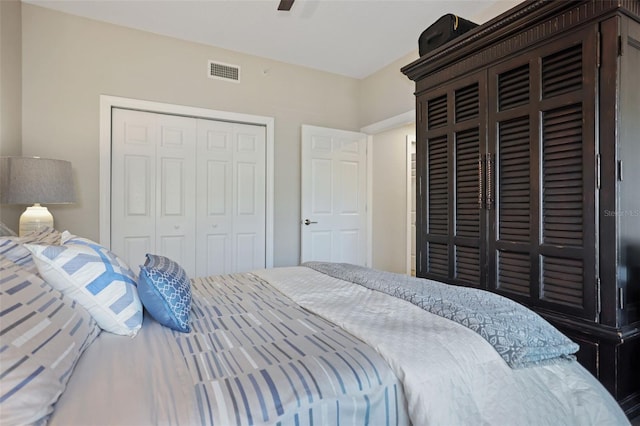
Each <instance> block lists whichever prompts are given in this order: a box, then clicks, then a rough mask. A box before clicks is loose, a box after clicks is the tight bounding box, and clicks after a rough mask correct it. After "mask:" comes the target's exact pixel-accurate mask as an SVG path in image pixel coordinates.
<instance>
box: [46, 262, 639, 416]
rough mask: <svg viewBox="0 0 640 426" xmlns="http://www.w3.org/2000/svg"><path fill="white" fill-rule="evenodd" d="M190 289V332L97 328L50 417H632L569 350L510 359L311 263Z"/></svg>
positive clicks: (467, 333)
mask: <svg viewBox="0 0 640 426" xmlns="http://www.w3.org/2000/svg"><path fill="white" fill-rule="evenodd" d="M192 290H193V303H192V310H191V328H192V329H191V332H189V333H179V332H176V331H173V330H171V329H169V328H167V327H163V326H161V325H160V324H159V323H157V322H155V321H154V320H152V319H151V318H148V317H145V318H144V321H143V327H142V329H141V330H140V332H139V333H138V335H137V336H136V337H135V338H134V339H130V338H128V337H123V336H116V335H113V334H111V333H101V334H100V336H99V337H98V338H97V339H96V340H95V341H94V343H93V344H92V345H91V346H90V347H89V348H88V349H87V351H86V352H85V353H84V354H83V355H82V357H81V359H80V361H79V362H78V365H77V366H76V369H75V371H74V372H73V374H72V376H71V378H70V380H69V383H68V386H67V389H66V390H65V392H64V393H63V395H62V396H61V398H60V399H59V401H58V403H57V404H56V407H55V411H54V413H53V415H52V417H51V418H50V422H49V423H50V424H51V425H55V426H57V425H65V426H66V425H147V424H154V425H165V424H173V425H224V426H227V425H229V426H231V425H252V424H256V425H258V424H269V425H289V424H290V425H374V426H377V425H403V424H414V425H426V424H434V425H453V424H455V425H467V424H468V425H471V424H473V425H476V424H488V425H504V424H518V425H556V424H563V425H590V424H591V425H604V424H611V425H614V424H615V425H620V424H628V422H627V420H626V418H625V416H624V413H623V412H622V410H621V409H620V407H619V406H618V405H617V404H616V402H615V400H614V399H613V398H612V397H611V395H610V394H608V393H607V391H606V390H605V389H604V388H603V387H602V385H601V384H600V383H599V382H598V381H597V380H596V379H595V378H594V377H593V376H592V375H591V374H589V373H588V372H587V371H586V370H585V369H584V368H583V367H581V366H580V364H578V363H577V362H576V361H574V360H570V359H569V360H567V359H564V360H563V361H562V362H558V363H547V362H545V363H544V364H541V365H533V366H530V367H526V368H512V367H511V366H509V365H508V363H507V362H505V359H503V357H501V356H500V354H499V353H498V352H497V351H496V349H495V348H494V347H493V346H492V345H491V344H490V343H489V342H488V341H487V340H486V339H485V338H483V337H482V336H481V335H480V334H478V333H476V332H475V331H473V330H471V329H470V328H469V327H466V326H464V325H462V324H459V323H457V322H455V321H452V320H450V319H447V318H444V317H442V316H440V315H436V314H434V313H432V312H428V311H427V310H424V309H422V308H421V307H418V306H416V305H415V304H414V303H410V302H408V301H406V300H403V299H401V298H396V297H393V296H391V295H388V294H385V293H384V292H380V291H376V290H372V289H371V288H367V287H366V286H362V285H358V284H354V283H353V282H350V281H348V280H346V279H340V278H336V277H334V276H331V275H330V274H329V275H328V274H324V273H321V272H319V271H317V270H315V269H312V268H308V267H304V266H299V267H288V268H273V269H266V270H260V271H253V272H250V273H241V274H232V275H223V276H211V277H206V278H197V279H193V280H192Z"/></svg>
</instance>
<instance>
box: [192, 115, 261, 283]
mask: <svg viewBox="0 0 640 426" xmlns="http://www.w3.org/2000/svg"><path fill="white" fill-rule="evenodd" d="M265 142H266V140H265V129H264V128H263V127H261V126H253V125H245V124H238V123H225V122H219V121H212V120H198V150H197V173H198V176H197V182H198V185H197V218H198V224H199V225H198V235H197V250H196V251H197V257H196V265H197V266H196V272H197V275H199V276H202V275H212V274H222V273H230V272H242V271H248V270H251V269H257V268H264V267H265V265H266V263H265V259H266V247H265V241H266V223H265V218H266V210H265V205H266V204H265V203H266V198H265V197H266V179H265V175H266V166H265V159H266V143H265Z"/></svg>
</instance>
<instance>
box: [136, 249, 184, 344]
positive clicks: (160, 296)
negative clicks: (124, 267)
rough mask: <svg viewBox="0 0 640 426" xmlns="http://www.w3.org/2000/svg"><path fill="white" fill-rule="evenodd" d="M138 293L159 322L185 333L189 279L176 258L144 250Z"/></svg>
mask: <svg viewBox="0 0 640 426" xmlns="http://www.w3.org/2000/svg"><path fill="white" fill-rule="evenodd" d="M138 294H139V295H140V300H141V301H142V305H143V306H144V307H145V309H146V310H147V311H148V312H149V313H150V314H151V316H152V317H153V318H154V319H155V320H156V321H158V322H159V323H160V324H162V325H164V326H167V327H169V328H171V329H173V330H177V331H182V332H184V333H188V332H189V331H191V326H190V325H189V313H190V312H191V282H190V281H189V277H188V276H187V273H186V272H185V271H184V269H182V267H181V266H180V265H178V264H177V263H176V262H174V261H173V260H171V259H168V258H166V257H164V256H157V255H154V254H147V260H146V261H145V263H144V265H143V266H140V276H139V278H138Z"/></svg>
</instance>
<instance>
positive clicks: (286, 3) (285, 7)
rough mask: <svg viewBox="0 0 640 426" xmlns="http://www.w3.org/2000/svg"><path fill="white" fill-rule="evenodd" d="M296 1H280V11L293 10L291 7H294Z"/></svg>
mask: <svg viewBox="0 0 640 426" xmlns="http://www.w3.org/2000/svg"><path fill="white" fill-rule="evenodd" d="M293 1H294V0H280V4H279V5H278V10H291V6H293Z"/></svg>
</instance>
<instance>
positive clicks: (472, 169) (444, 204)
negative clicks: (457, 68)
mask: <svg viewBox="0 0 640 426" xmlns="http://www.w3.org/2000/svg"><path fill="white" fill-rule="evenodd" d="M484 76H485V74H484V73H481V74H478V75H475V76H472V77H470V78H466V79H464V80H460V81H456V82H455V83H452V84H449V85H446V86H444V87H441V88H439V89H438V90H436V91H434V92H431V93H429V94H428V95H426V96H424V97H421V98H419V102H420V101H421V104H420V105H421V110H422V111H421V117H422V119H421V120H420V122H419V125H418V140H419V143H418V145H417V153H418V161H419V162H422V164H419V166H418V169H419V170H421V175H420V176H419V178H420V179H421V184H422V185H419V189H420V188H422V189H421V190H419V191H418V203H417V205H418V206H419V208H418V211H417V216H418V218H419V221H421V223H420V224H418V229H421V231H422V232H421V233H420V235H419V237H420V241H418V242H417V244H418V256H419V257H418V259H419V262H418V274H419V275H420V276H426V277H430V278H434V279H438V280H442V281H446V282H451V283H456V284H463V285H469V286H474V287H481V286H484V279H483V276H484V275H483V271H484V269H483V267H482V265H483V263H484V255H483V252H482V250H481V249H480V247H481V241H482V239H483V237H484V232H485V231H484V228H483V226H484V225H483V224H484V223H485V222H486V221H485V216H484V212H483V211H482V205H481V203H480V202H479V201H480V189H481V178H480V173H479V172H481V171H482V169H481V168H480V166H479V158H480V155H481V153H482V152H483V151H484V143H485V142H484V141H485V136H484V135H485V123H486V119H485V117H486V115H485V114H486V113H485V109H484V107H483V105H484V104H483V103H482V102H481V101H480V99H481V96H482V94H483V93H484V91H485V83H484Z"/></svg>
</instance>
